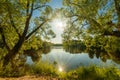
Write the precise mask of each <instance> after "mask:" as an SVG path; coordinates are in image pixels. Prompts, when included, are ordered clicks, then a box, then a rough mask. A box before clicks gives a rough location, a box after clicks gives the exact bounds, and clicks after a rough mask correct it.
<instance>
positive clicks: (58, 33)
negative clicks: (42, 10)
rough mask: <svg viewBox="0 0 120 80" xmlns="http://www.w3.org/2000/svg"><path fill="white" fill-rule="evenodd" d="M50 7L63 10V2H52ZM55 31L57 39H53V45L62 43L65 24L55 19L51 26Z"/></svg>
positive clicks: (59, 0) (55, 0)
mask: <svg viewBox="0 0 120 80" xmlns="http://www.w3.org/2000/svg"><path fill="white" fill-rule="evenodd" d="M49 5H50V6H51V7H52V8H53V9H56V8H61V7H62V0H51V2H50V3H49ZM50 25H51V26H52V29H53V31H54V32H55V34H56V38H54V39H51V40H50V41H51V42H52V43H62V38H61V34H62V32H63V30H64V29H63V28H64V27H65V22H63V21H62V20H61V19H60V18H57V19H54V20H53V21H52V22H51V24H50Z"/></svg>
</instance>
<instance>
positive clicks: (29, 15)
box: [0, 0, 54, 65]
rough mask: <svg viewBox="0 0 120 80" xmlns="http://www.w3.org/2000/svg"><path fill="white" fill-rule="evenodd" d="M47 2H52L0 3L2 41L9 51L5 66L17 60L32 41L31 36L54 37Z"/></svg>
mask: <svg viewBox="0 0 120 80" xmlns="http://www.w3.org/2000/svg"><path fill="white" fill-rule="evenodd" d="M47 2H50V0H25V1H24V0H19V1H16V0H12V1H11V0H6V1H0V7H1V9H0V12H1V13H0V39H1V40H2V43H3V44H4V47H5V49H6V51H7V52H6V54H4V61H3V65H7V64H8V63H9V62H10V61H12V60H13V59H14V58H15V56H16V54H18V53H19V52H20V50H21V49H22V47H23V45H25V44H26V42H29V41H31V39H32V38H33V37H31V36H36V37H39V34H40V35H41V34H42V33H44V34H45V35H47V33H48V34H52V35H54V33H53V32H52V30H51V29H50V27H49V26H47V22H48V21H49V20H50V14H51V13H52V9H51V8H50V6H48V5H47V4H46V3H47ZM36 13H38V14H36ZM45 24H46V25H45ZM46 31H47V32H46ZM53 37H54V36H53Z"/></svg>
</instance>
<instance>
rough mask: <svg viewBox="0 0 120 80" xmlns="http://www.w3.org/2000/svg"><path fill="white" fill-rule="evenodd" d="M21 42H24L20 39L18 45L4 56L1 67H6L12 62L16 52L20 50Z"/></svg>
mask: <svg viewBox="0 0 120 80" xmlns="http://www.w3.org/2000/svg"><path fill="white" fill-rule="evenodd" d="M23 42H24V39H22V38H21V39H20V40H19V41H18V43H17V44H16V45H15V46H14V47H13V49H12V50H10V51H9V52H8V53H7V54H6V55H5V57H4V61H3V66H6V65H8V64H9V62H10V61H12V60H13V59H14V58H15V56H16V54H17V53H18V51H19V50H20V48H21V46H22V44H23Z"/></svg>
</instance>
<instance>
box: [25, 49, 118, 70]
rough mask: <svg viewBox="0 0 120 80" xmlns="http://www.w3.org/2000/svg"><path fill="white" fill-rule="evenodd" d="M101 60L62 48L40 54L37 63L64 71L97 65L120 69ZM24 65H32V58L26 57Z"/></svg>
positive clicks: (115, 64) (111, 63) (100, 58)
mask: <svg viewBox="0 0 120 80" xmlns="http://www.w3.org/2000/svg"><path fill="white" fill-rule="evenodd" d="M105 57H106V56H105ZM102 58H103V57H101V56H99V57H98V56H97V55H95V54H93V56H92V57H91V55H90V54H89V53H84V52H78V51H77V53H76V52H75V51H74V50H73V52H69V51H66V50H64V49H63V48H62V47H53V48H52V49H51V51H50V52H49V53H47V54H41V57H40V59H39V61H41V62H48V63H50V64H54V65H55V66H57V67H60V68H62V69H64V71H69V70H73V69H76V68H77V67H79V66H89V65H97V66H100V67H109V66H116V67H118V68H120V65H119V64H118V63H117V62H115V60H112V59H110V58H108V59H107V60H104V59H103V60H102ZM26 63H28V64H33V63H34V62H33V61H32V58H31V57H30V56H28V57H27V61H26Z"/></svg>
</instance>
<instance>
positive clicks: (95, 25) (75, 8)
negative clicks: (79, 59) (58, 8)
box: [63, 0, 120, 56]
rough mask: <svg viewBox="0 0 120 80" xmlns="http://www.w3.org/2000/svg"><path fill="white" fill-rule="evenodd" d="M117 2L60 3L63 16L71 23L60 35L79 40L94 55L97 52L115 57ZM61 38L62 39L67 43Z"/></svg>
mask: <svg viewBox="0 0 120 80" xmlns="http://www.w3.org/2000/svg"><path fill="white" fill-rule="evenodd" d="M119 3H120V0H64V1H63V4H64V5H65V6H66V14H65V15H66V16H67V17H68V18H70V20H71V21H70V23H71V27H70V28H69V27H68V26H67V27H66V29H65V31H64V33H65V34H64V33H63V34H64V36H65V35H69V36H70V37H72V38H73V39H74V38H77V40H79V39H81V40H82V41H83V42H84V43H85V45H86V47H87V48H88V49H89V50H91V51H96V53H98V52H99V51H98V50H100V51H104V52H106V53H110V54H113V55H115V56H116V55H119V53H120V48H119V47H120V45H119V40H120V4H119ZM69 32H70V33H69ZM71 34H72V35H71ZM73 34H75V35H73ZM64 36H63V40H67V39H66V37H64ZM116 43H117V44H116ZM92 53H93V52H92Z"/></svg>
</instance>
